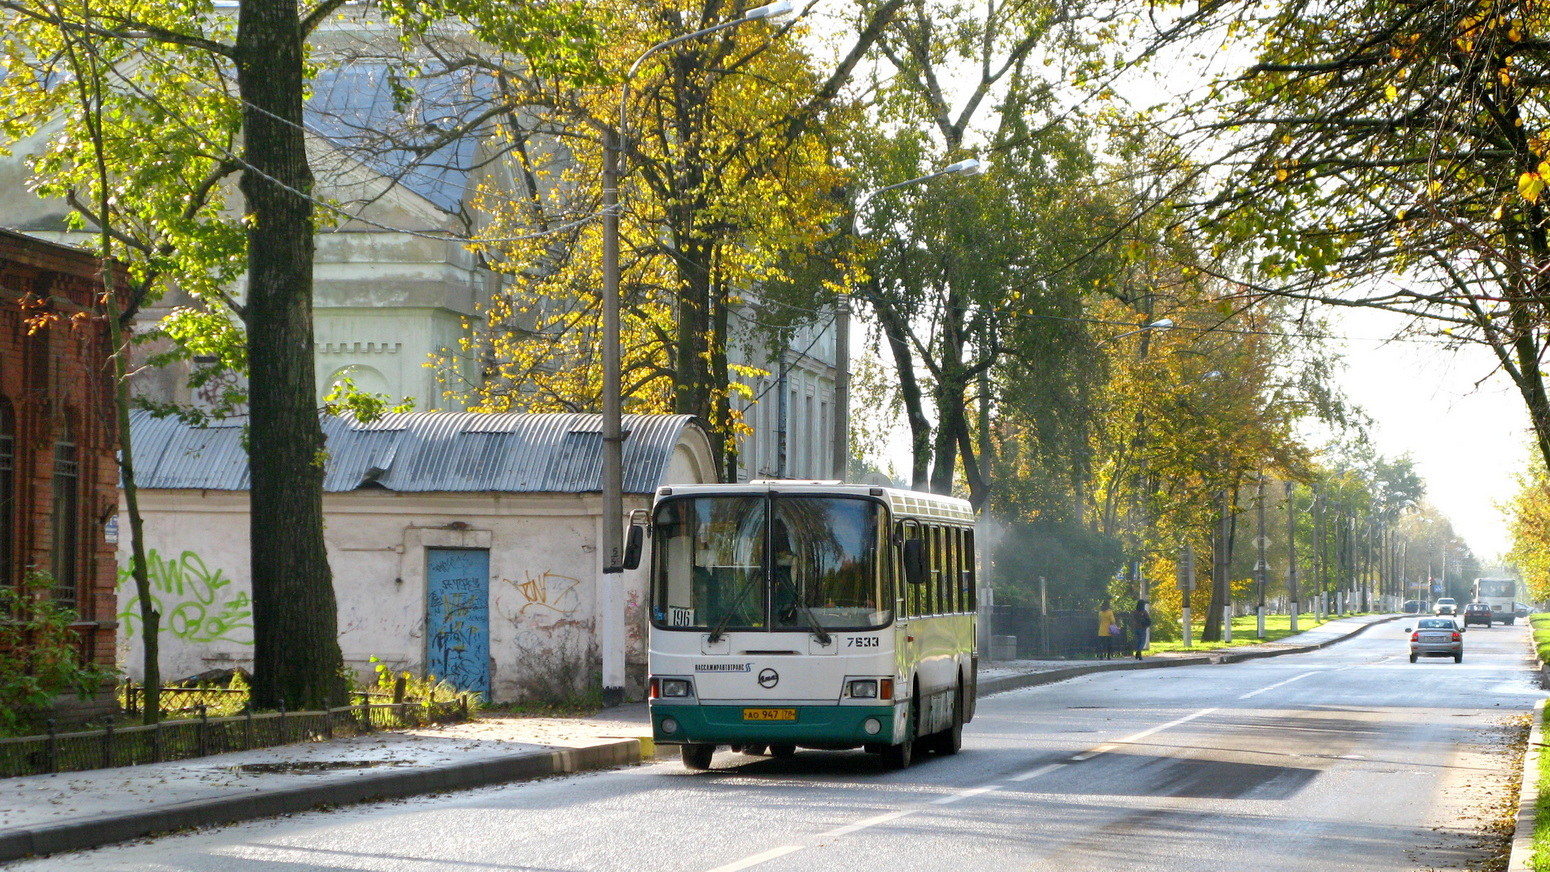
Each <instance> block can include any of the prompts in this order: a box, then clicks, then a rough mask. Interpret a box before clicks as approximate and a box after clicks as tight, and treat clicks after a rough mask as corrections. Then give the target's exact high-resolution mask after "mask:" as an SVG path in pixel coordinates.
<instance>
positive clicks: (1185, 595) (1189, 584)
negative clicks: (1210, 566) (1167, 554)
mask: <svg viewBox="0 0 1550 872" xmlns="http://www.w3.org/2000/svg"><path fill="white" fill-rule="evenodd" d="M1194 592H1195V549H1194V548H1193V547H1191V546H1190V544H1189V543H1188V542H1186V543H1184V553H1183V554H1181V555H1179V598H1180V599H1181V600H1183V602H1184V610H1183V612H1184V613H1183V615H1182V617H1181V618H1180V620H1181V621H1182V622H1183V624H1184V647H1185V648H1188V647H1189V646H1190V641H1191V640H1190V634H1191V632H1193V631H1194V624H1193V623H1192V622H1191V620H1190V614H1189V596H1190V594H1192V593H1194Z"/></svg>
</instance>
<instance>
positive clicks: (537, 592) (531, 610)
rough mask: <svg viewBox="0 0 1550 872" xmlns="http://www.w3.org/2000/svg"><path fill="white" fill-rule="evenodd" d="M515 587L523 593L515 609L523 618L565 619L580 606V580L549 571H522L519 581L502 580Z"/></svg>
mask: <svg viewBox="0 0 1550 872" xmlns="http://www.w3.org/2000/svg"><path fill="white" fill-rule="evenodd" d="M501 580H502V581H504V582H506V583H507V584H509V585H511V586H513V587H515V588H516V589H517V591H518V592H519V593H520V594H521V595H522V606H521V607H520V608H519V609H518V610H517V611H518V614H519V615H520V616H522V617H528V618H532V617H548V618H549V619H551V620H557V619H563V618H568V617H570V616H571V615H574V614H575V613H576V612H577V611H578V610H580V608H581V594H580V593H579V592H578V591H577V588H579V587H581V579H579V578H571V577H570V576H568V575H559V574H558V573H555V572H553V571H552V570H548V569H546V570H544V571H543V572H540V573H538V574H536V575H535V574H534V573H531V572H523V573H522V581H513V580H512V579H509V578H504V579H501Z"/></svg>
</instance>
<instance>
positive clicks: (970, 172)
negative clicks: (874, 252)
mask: <svg viewBox="0 0 1550 872" xmlns="http://www.w3.org/2000/svg"><path fill="white" fill-rule="evenodd" d="M984 171H985V165H984V164H982V163H981V162H980V161H979V159H978V158H972V157H970V158H964V159H963V160H961V161H958V162H957V163H952V164H948V165H947V166H945V167H942V168H941V169H940V170H937V171H936V172H934V173H928V174H927V175H924V176H919V177H916V178H913V179H906V180H905V181H902V182H895V183H894V184H892V185H886V186H884V187H881V188H876V189H874V190H871V191H867V192H866V193H865V194H862V195H861V196H860V197H858V198H857V199H856V211H855V216H854V218H853V219H852V220H853V224H852V230H853V231H854V229H855V228H856V227H858V226H859V225H860V219H861V214H862V210H864V209H865V208H866V207H867V205H868V204H870V203H871V202H872V200H873V198H875V197H876V196H877V195H878V194H881V193H884V192H886V191H892V190H894V189H896V188H904V187H908V186H910V185H918V184H920V183H921V182H929V181H931V180H932V179H939V178H941V177H942V176H977V175H979V174H980V173H982V172H984ZM834 305H835V309H834V431H833V433H832V434H831V439H832V442H833V444H832V446H831V453H830V466H831V468H832V469H833V474H834V477H835V478H837V479H839V480H841V481H844V480H845V478H846V472H847V471H849V468H850V297H849V296H848V295H845V294H841V295H840V297H839V299H838V300H836V301H835V304H834Z"/></svg>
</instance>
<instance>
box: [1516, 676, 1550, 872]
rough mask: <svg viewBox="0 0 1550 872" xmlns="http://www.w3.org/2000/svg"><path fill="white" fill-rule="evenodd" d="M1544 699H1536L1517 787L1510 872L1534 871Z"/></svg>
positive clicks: (1543, 737)
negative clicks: (1521, 779) (1516, 811)
mask: <svg viewBox="0 0 1550 872" xmlns="http://www.w3.org/2000/svg"><path fill="white" fill-rule="evenodd" d="M1544 710H1545V700H1543V699H1541V700H1539V701H1538V702H1536V703H1534V720H1533V722H1532V723H1531V724H1530V725H1529V731H1528V747H1527V748H1526V749H1524V751H1523V786H1522V787H1520V788H1519V789H1518V818H1517V821H1518V822H1517V826H1516V827H1514V828H1513V832H1512V854H1511V855H1510V856H1509V857H1508V859H1507V872H1532V870H1533V868H1534V867H1533V866H1532V865H1531V864H1532V863H1533V861H1534V819H1535V817H1536V812H1537V806H1538V805H1539V755H1540V753H1541V751H1542V749H1543V743H1544V740H1545V736H1544V728H1543V727H1542V726H1541V723H1542V721H1543V720H1544Z"/></svg>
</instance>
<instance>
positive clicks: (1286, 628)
mask: <svg viewBox="0 0 1550 872" xmlns="http://www.w3.org/2000/svg"><path fill="white" fill-rule="evenodd" d="M1547 617H1550V616H1547ZM1325 623H1328V621H1325V620H1319V619H1318V618H1316V617H1314V615H1313V613H1312V612H1303V613H1302V614H1301V615H1298V616H1297V632H1298V633H1301V632H1303V631H1305V630H1311V629H1313V628H1314V627H1317V626H1319V625H1321V624H1325ZM1204 630H1205V624H1204V623H1196V624H1195V625H1194V629H1193V630H1192V632H1191V638H1192V639H1193V640H1194V644H1193V645H1190V646H1189V647H1188V648H1186V647H1184V643H1183V642H1182V641H1179V640H1177V639H1175V640H1173V641H1171V642H1153V643H1152V647H1151V648H1150V649H1148V650H1150V651H1152V652H1154V653H1155V652H1159V651H1214V650H1216V649H1218V648H1238V647H1241V646H1243V645H1254V644H1257V643H1259V642H1274V641H1276V640H1277V639H1285V638H1286V637H1288V636H1293V635H1296V633H1293V632H1292V616H1291V615H1265V638H1263V639H1261V638H1259V634H1258V617H1257V616H1255V615H1239V616H1237V617H1235V618H1233V619H1232V641H1231V642H1202V641H1200V635H1201V633H1202V632H1204Z"/></svg>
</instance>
